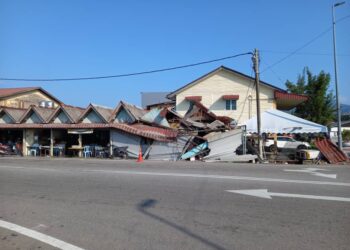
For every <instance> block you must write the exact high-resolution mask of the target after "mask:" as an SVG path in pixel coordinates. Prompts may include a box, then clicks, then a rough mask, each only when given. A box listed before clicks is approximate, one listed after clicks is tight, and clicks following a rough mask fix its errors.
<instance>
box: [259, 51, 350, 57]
mask: <svg viewBox="0 0 350 250" xmlns="http://www.w3.org/2000/svg"><path fill="white" fill-rule="evenodd" d="M260 51H261V52H264V53H273V54H290V53H292V52H291V51H276V50H260ZM294 54H295V55H308V56H333V54H332V53H318V52H299V53H294ZM337 56H350V54H338V53H337Z"/></svg>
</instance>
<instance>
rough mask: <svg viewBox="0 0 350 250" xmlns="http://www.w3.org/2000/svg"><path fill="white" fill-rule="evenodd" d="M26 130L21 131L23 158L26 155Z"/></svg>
mask: <svg viewBox="0 0 350 250" xmlns="http://www.w3.org/2000/svg"><path fill="white" fill-rule="evenodd" d="M26 136H27V135H26V130H25V129H23V138H22V154H23V156H27V155H28V148H27V139H26Z"/></svg>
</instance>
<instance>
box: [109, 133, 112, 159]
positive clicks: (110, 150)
mask: <svg viewBox="0 0 350 250" xmlns="http://www.w3.org/2000/svg"><path fill="white" fill-rule="evenodd" d="M109 157H111V158H113V141H112V130H111V129H110V130H109Z"/></svg>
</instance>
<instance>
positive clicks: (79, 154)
mask: <svg viewBox="0 0 350 250" xmlns="http://www.w3.org/2000/svg"><path fill="white" fill-rule="evenodd" d="M78 145H79V148H81V149H82V148H83V135H82V134H79V137H78ZM78 156H79V157H82V156H83V152H82V150H79V153H78Z"/></svg>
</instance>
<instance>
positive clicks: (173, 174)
mask: <svg viewBox="0 0 350 250" xmlns="http://www.w3.org/2000/svg"><path fill="white" fill-rule="evenodd" d="M84 172H93V173H108V174H127V175H150V176H168V177H192V178H211V179H226V180H245V181H263V182H280V183H297V184H312V185H331V186H346V187H350V183H347V182H329V181H307V180H289V179H275V178H261V177H248V176H234V175H206V174H181V173H161V172H141V171H121V170H120V171H119V170H85V171H84Z"/></svg>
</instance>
